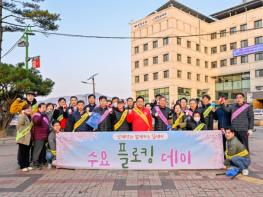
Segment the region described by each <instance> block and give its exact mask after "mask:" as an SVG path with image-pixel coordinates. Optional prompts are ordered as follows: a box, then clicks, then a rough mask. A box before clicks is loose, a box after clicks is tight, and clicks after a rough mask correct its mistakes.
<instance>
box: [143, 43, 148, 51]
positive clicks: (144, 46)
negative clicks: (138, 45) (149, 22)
mask: <svg viewBox="0 0 263 197" xmlns="http://www.w3.org/2000/svg"><path fill="white" fill-rule="evenodd" d="M143 51H148V43H146V44H144V45H143Z"/></svg>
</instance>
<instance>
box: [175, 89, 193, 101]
mask: <svg viewBox="0 0 263 197" xmlns="http://www.w3.org/2000/svg"><path fill="white" fill-rule="evenodd" d="M177 91H178V99H181V98H183V97H186V98H188V99H190V98H191V89H190V88H181V87H178V89H177Z"/></svg>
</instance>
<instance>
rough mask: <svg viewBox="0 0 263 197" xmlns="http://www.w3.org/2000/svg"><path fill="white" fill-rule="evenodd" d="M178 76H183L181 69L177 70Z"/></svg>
mask: <svg viewBox="0 0 263 197" xmlns="http://www.w3.org/2000/svg"><path fill="white" fill-rule="evenodd" d="M177 78H182V71H181V70H178V71H177Z"/></svg>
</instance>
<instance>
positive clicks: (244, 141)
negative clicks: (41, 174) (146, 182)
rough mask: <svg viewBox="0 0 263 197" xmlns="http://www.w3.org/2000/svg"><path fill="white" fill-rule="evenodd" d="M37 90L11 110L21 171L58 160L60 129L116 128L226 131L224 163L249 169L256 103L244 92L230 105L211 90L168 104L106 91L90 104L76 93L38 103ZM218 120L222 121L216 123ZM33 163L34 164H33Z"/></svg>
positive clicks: (158, 97)
mask: <svg viewBox="0 0 263 197" xmlns="http://www.w3.org/2000/svg"><path fill="white" fill-rule="evenodd" d="M35 96H36V95H35V93H34V92H28V93H27V94H26V98H25V99H20V98H18V99H16V100H15V101H14V103H13V104H12V105H11V107H10V112H11V113H13V114H19V118H18V126H17V136H16V141H17V143H18V145H19V149H18V164H19V165H20V168H21V169H22V171H30V170H32V169H34V168H39V167H41V166H42V165H43V164H44V163H45V162H47V163H48V168H49V169H50V168H52V164H53V165H55V158H56V134H58V133H59V132H111V131H113V132H114V131H115V132H118V131H134V132H140V131H143V132H148V131H184V130H189V131H196V132H200V131H203V130H214V129H216V130H221V131H222V136H223V140H224V143H223V144H224V147H222V148H224V150H225V153H226V155H225V159H226V160H225V165H226V166H228V167H229V166H231V167H235V168H237V169H239V171H242V172H243V174H244V175H247V174H248V166H249V164H250V159H249V152H248V151H249V147H248V146H249V145H248V136H249V135H251V134H252V133H253V126H254V115H253V108H252V107H251V106H250V105H249V104H248V103H246V102H245V96H244V94H243V93H238V94H236V102H235V104H232V105H228V104H227V102H226V98H225V97H220V98H219V101H218V103H217V105H216V104H215V103H212V102H211V97H210V96H209V95H203V97H202V100H201V101H200V102H199V100H198V99H190V100H189V101H188V99H187V98H181V99H179V100H178V101H177V102H176V103H175V104H173V105H172V106H171V107H169V103H168V101H167V99H166V97H165V96H162V95H156V97H155V100H154V101H153V102H152V103H146V104H145V102H144V98H143V97H141V96H138V97H137V98H136V100H135V101H134V100H133V98H128V99H126V100H123V99H120V98H118V97H113V98H112V99H111V100H109V99H107V97H106V96H100V97H99V103H98V104H96V96H95V95H94V94H91V95H89V96H88V103H87V104H86V103H85V101H83V100H78V98H77V97H76V96H72V97H71V98H70V101H69V105H67V101H66V99H65V98H59V99H58V104H52V103H48V104H45V103H39V104H37V101H36V99H35ZM214 120H217V121H218V125H217V126H215V124H214V123H215V122H214ZM30 163H32V165H30Z"/></svg>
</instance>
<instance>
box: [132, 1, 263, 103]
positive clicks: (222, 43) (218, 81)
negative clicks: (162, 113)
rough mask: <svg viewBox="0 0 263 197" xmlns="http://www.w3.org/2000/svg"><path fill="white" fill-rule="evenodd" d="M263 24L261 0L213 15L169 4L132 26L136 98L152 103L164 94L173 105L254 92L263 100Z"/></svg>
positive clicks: (133, 92)
mask: <svg viewBox="0 0 263 197" xmlns="http://www.w3.org/2000/svg"><path fill="white" fill-rule="evenodd" d="M262 20H263V1H262V0H253V1H249V2H245V3H242V4H240V5H238V6H235V7H232V8H229V9H226V10H223V11H220V12H218V13H215V14H212V15H211V16H210V17H207V16H205V15H203V14H201V13H199V12H197V11H195V10H193V9H191V8H189V7H187V6H185V5H183V4H181V3H179V2H177V1H174V0H170V1H168V2H167V3H165V4H164V5H163V6H161V7H160V8H158V9H157V10H156V11H155V12H153V13H151V14H149V15H148V16H146V17H145V18H143V19H141V20H138V21H135V22H132V23H131V36H132V37H134V38H133V39H132V42H131V47H132V48H131V50H132V56H131V60H132V62H131V65H132V69H131V73H132V94H133V96H134V97H136V96H139V95H142V96H144V97H145V99H146V101H150V100H151V99H153V98H154V96H155V95H156V94H158V93H160V94H163V95H165V96H166V97H167V98H168V99H169V100H170V102H172V101H173V100H176V99H177V98H180V97H188V98H197V97H201V96H202V94H204V93H208V94H210V95H211V96H212V98H213V100H215V99H217V98H218V97H219V96H220V95H226V96H227V97H228V98H233V97H234V94H235V93H236V92H244V93H246V94H247V95H248V96H249V97H250V96H251V95H252V94H253V93H255V92H256V93H257V96H259V97H262V98H263V92H261V90H262V91H263V28H262ZM260 92H261V93H262V95H260Z"/></svg>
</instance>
